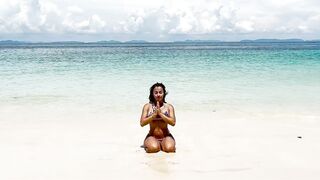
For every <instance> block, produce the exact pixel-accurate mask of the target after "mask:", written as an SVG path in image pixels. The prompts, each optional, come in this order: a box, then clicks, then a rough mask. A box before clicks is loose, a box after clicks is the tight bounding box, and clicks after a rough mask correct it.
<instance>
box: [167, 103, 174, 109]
mask: <svg viewBox="0 0 320 180" xmlns="http://www.w3.org/2000/svg"><path fill="white" fill-rule="evenodd" d="M165 105H166V106H167V107H170V108H173V105H172V104H170V103H165Z"/></svg>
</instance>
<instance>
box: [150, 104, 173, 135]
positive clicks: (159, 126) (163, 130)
mask: <svg viewBox="0 0 320 180" xmlns="http://www.w3.org/2000/svg"><path fill="white" fill-rule="evenodd" d="M156 108H157V107H156V106H155V105H154V104H151V103H150V104H149V109H148V116H150V115H152V113H153V112H154V111H155V110H156ZM160 110H161V112H162V113H163V114H165V115H166V116H169V105H168V104H167V103H164V104H163V106H162V107H161V108H160ZM169 134H170V132H169V129H168V124H167V123H166V122H165V121H164V120H163V119H162V118H161V117H160V116H157V117H156V118H155V119H153V121H151V123H150V130H149V135H152V136H154V137H156V138H164V137H166V136H168V135H169Z"/></svg>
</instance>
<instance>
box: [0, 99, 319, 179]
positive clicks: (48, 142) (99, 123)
mask: <svg viewBox="0 0 320 180" xmlns="http://www.w3.org/2000/svg"><path fill="white" fill-rule="evenodd" d="M0 110H1V112H0V127H1V130H0V141H1V144H0V159H1V161H0V168H1V174H0V179H7V180H20V179H21V180H22V179H23V180H43V179H52V180H70V179H77V180H85V179H96V180H99V179H120V178H121V179H122V178H124V179H128V178H134V179H163V178H166V179H180V178H184V179H194V178H200V179H213V178H218V179H230V180H231V179H247V180H250V179H252V180H254V179H260V180H261V179H272V180H283V179H290V180H298V179H308V180H310V179H314V180H316V179H319V177H320V173H319V172H320V168H319V166H318V163H319V162H320V154H319V152H320V144H319V140H320V131H319V127H320V123H319V120H320V119H319V116H318V115H313V116H306V115H301V116H299V113H293V114H283V115H281V114H269V115H265V114H264V115H263V114H261V112H260V113H254V112H251V113H248V112H246V113H244V112H242V113H241V112H240V111H234V112H232V110H229V111H227V112H226V111H225V112H224V111H220V110H219V109H218V110H215V111H212V112H187V111H186V112H179V111H177V112H176V115H177V124H176V126H175V127H171V128H170V130H171V132H172V134H173V135H174V136H175V139H176V141H177V152H176V153H174V154H168V153H163V152H159V153H156V154H146V153H145V152H144V149H142V148H141V147H140V146H141V145H142V141H143V139H144V137H145V135H146V133H147V131H148V128H147V127H144V128H141V127H140V125H139V117H140V112H138V111H137V112H128V113H125V112H123V113H110V112H108V113H106V112H103V111H95V110H93V109H79V108H77V109H76V108H66V107H49V106H14V105H12V106H5V107H1V109H0ZM191 132H192V133H191Z"/></svg>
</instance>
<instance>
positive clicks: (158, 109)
mask: <svg viewBox="0 0 320 180" xmlns="http://www.w3.org/2000/svg"><path fill="white" fill-rule="evenodd" d="M156 112H157V115H159V116H160V113H161V110H160V103H159V101H157V110H156Z"/></svg>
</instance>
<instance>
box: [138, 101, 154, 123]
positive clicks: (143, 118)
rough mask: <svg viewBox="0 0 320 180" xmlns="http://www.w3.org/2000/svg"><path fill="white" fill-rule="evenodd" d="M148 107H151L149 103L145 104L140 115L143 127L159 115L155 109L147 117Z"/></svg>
mask: <svg viewBox="0 0 320 180" xmlns="http://www.w3.org/2000/svg"><path fill="white" fill-rule="evenodd" d="M148 107H149V104H145V105H144V106H143V109H142V114H141V117H140V126H141V127H143V126H145V125H147V124H149V123H150V122H151V121H152V120H153V119H154V118H155V117H156V116H157V113H156V111H155V112H154V113H153V114H152V115H151V116H149V117H147V115H148Z"/></svg>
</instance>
